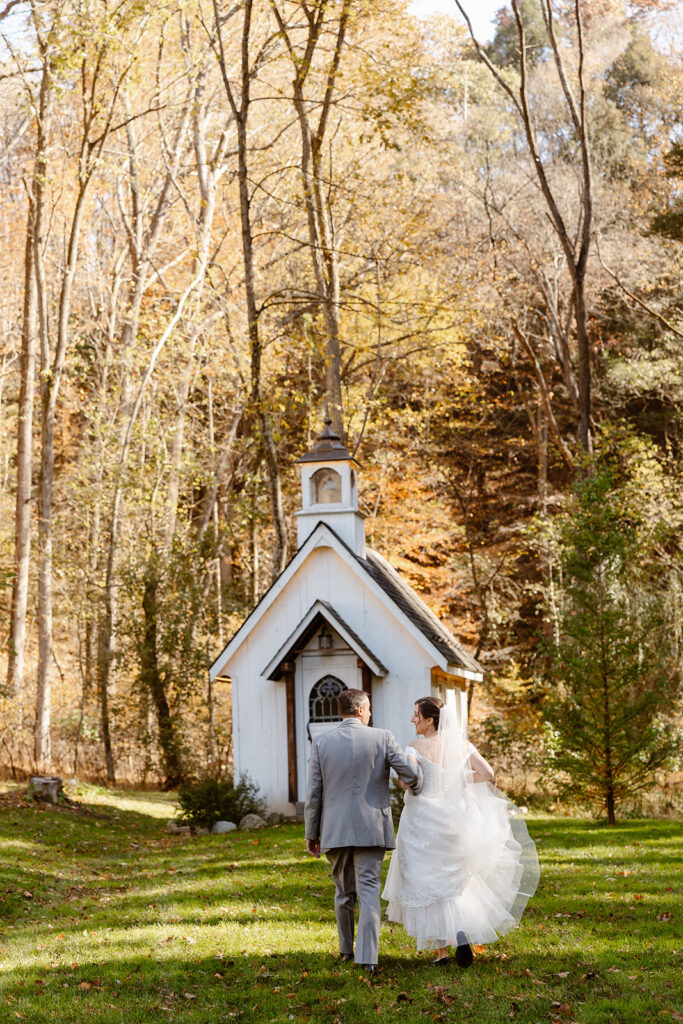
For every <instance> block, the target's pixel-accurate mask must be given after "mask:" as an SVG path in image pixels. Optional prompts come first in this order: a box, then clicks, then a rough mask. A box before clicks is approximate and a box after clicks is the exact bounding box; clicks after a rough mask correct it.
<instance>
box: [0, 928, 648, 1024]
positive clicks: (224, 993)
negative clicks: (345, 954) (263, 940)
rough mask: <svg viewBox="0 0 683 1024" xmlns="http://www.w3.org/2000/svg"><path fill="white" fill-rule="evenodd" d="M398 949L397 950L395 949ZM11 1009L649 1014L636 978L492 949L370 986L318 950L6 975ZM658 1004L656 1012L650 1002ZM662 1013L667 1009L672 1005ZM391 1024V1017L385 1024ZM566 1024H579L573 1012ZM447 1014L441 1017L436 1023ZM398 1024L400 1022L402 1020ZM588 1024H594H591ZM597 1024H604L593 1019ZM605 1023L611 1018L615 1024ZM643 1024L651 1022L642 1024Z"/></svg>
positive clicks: (389, 969)
mask: <svg viewBox="0 0 683 1024" xmlns="http://www.w3.org/2000/svg"><path fill="white" fill-rule="evenodd" d="M389 941H391V940H389ZM3 981H4V986H3V987H4V992H3V996H4V999H5V1001H6V1002H5V1005H6V1006H8V1007H11V1013H10V1016H9V1017H8V1018H7V1019H8V1020H11V1019H25V1020H29V1021H30V1022H31V1024H47V1022H48V1021H49V1022H50V1024H51V1022H53V1021H55V1020H62V1021H68V1022H69V1024H81V1022H85V1021H96V1022H98V1024H121V1022H122V1021H125V1024H151V1022H156V1021H159V1020H165V1021H172V1022H177V1024H199V1022H201V1024H209V1022H217V1024H225V1022H228V1021H235V1020H238V1021H249V1022H254V1024H257V1022H264V1024H265V1022H269V1021H287V1020H289V1019H293V1020H300V1021H310V1022H313V1024H318V1022H320V1024H322V1022H323V1021H324V1022H325V1024H329V1022H332V1021H334V1020H335V1019H336V1020H338V1021H339V1022H340V1024H356V1022H361V1021H367V1020H376V1019H384V1020H388V1019H392V1020H393V1019H396V1016H395V1015H396V1014H398V1012H399V1011H405V1012H404V1013H402V1014H401V1016H402V1017H403V1020H405V1021H413V1020H419V1019H421V1018H422V1017H423V1016H424V1017H425V1018H426V1019H437V1020H448V1021H460V1020H467V1021H472V1020H480V1021H485V1022H486V1024H490V1022H491V1024H493V1022H500V1024H503V1022H505V1021H509V1020H510V1019H514V1020H516V1021H518V1022H520V1024H538V1022H539V1021H550V1020H552V1013H553V1008H554V1007H558V1006H560V1005H564V1006H567V1005H569V1006H570V1007H578V1006H579V1005H581V1006H584V1007H585V1006H594V1007H596V1009H597V1008H599V1006H600V1005H601V1003H602V1002H605V1003H607V1004H608V1003H609V1001H610V1000H612V1002H616V1003H618V1004H619V1005H620V1006H621V1007H622V1008H623V1009H624V1014H623V1016H622V1017H621V1018H619V1019H620V1022H621V1024H627V1022H629V1021H634V1022H635V1021H637V1020H638V1019H639V1016H638V1015H639V1014H642V1012H643V1009H644V1007H645V1005H646V1004H645V1002H644V1000H645V999H646V998H647V997H644V996H643V994H642V993H641V992H640V991H639V986H638V985H637V984H634V983H633V982H632V981H631V980H629V979H628V977H627V975H626V972H625V971H624V972H622V973H621V974H613V973H610V967H609V961H604V960H601V959H600V958H599V957H590V956H589V957H586V956H585V955H584V954H582V952H581V951H580V950H575V951H573V952H571V953H569V954H567V953H566V952H563V953H560V952H558V953H547V952H538V951H535V952H532V953H530V952H528V951H521V952H519V953H515V952H514V951H512V952H510V953H509V954H508V955H507V956H505V957H504V958H503V957H501V956H500V955H499V954H497V953H496V952H495V951H493V949H492V948H489V949H488V950H486V951H485V952H484V953H483V954H482V955H480V956H477V958H476V959H475V963H474V965H473V967H472V968H471V969H469V970H467V971H463V970H460V969H458V968H457V967H456V966H455V965H454V964H451V965H449V967H448V968H446V969H445V970H444V969H439V968H435V967H433V966H432V965H431V962H430V958H429V957H418V956H417V955H415V954H413V953H412V952H411V953H410V954H408V955H399V954H397V953H396V952H388V953H386V954H383V953H382V951H381V952H380V967H379V971H378V973H377V975H376V976H374V977H372V978H370V977H368V976H367V975H365V974H364V973H363V972H362V971H361V970H360V969H359V968H358V967H357V966H356V965H354V964H342V963H341V962H340V961H339V960H338V958H337V957H336V956H333V955H331V954H329V953H321V952H320V951H311V952H308V951H305V950H296V951H292V952H290V953H277V954H271V955H268V954H262V955H258V954H257V953H256V952H250V953H245V954H241V955H230V956H228V955H222V956H209V957H206V956H205V957H189V956H188V957H180V956H167V957H158V958H155V957H153V956H148V957H143V956H133V955H131V956H128V957H127V958H123V959H120V960H117V961H115V962H106V961H104V962H98V963H94V962H90V963H87V962H84V963H80V964H74V965H73V966H72V967H59V968H56V969H54V970H43V971H26V970H23V971H22V970H17V971H15V972H8V973H7V974H5V976H4V979H3ZM650 1005H651V1004H650ZM662 1005H664V1004H663V1003H662ZM385 1014H386V1016H384V1015H385ZM563 1014H564V1017H563V1020H565V1021H566V1020H567V1019H571V1018H569V1017H568V1016H567V1012H566V1010H565V1011H563ZM437 1015H440V1016H437ZM399 1019H400V1018H399ZM581 1019H584V1018H583V1016H582V1018H581ZM589 1019H592V1020H594V1019H599V1016H598V1017H596V1016H595V1015H593V1016H592V1017H590V1018H589ZM604 1019H605V1020H609V1017H608V1016H606V1017H605V1018H604ZM643 1019H644V1018H643Z"/></svg>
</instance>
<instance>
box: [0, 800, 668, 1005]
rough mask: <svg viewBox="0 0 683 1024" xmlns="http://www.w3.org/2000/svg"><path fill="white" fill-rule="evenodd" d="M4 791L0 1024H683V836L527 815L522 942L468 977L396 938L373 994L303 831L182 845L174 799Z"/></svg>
mask: <svg viewBox="0 0 683 1024" xmlns="http://www.w3.org/2000/svg"><path fill="white" fill-rule="evenodd" d="M67 791H68V792H69V794H70V795H71V796H72V797H74V798H76V799H78V800H79V801H81V803H82V808H81V809H62V808H59V809H54V808H45V807H40V806H33V805H28V804H26V802H25V801H20V800H18V799H17V798H16V796H8V795H7V794H5V795H4V796H0V1024H10V1022H12V1024H13V1022H15V1021H21V1020H24V1021H28V1022H30V1024H42V1022H47V1021H66V1022H69V1024H82V1022H88V1024H90V1022H91V1021H97V1022H102V1024H105V1022H106V1024H137V1022H152V1021H155V1022H156V1021H168V1022H169V1024H171V1022H179V1024H180V1022H183V1024H199V1022H201V1024H221V1022H233V1021H254V1022H267V1021H290V1020H294V1021H312V1022H323V1021H325V1022H329V1024H353V1022H356V1021H374V1020H378V1019H379V1020H389V1019H391V1020H394V1019H396V1020H399V1021H400V1020H403V1021H406V1022H408V1021H420V1020H424V1021H453V1022H459V1021H467V1022H470V1021H471V1022H473V1024H492V1022H494V1021H495V1022H503V1021H505V1022H509V1021H517V1022H519V1024H522V1022H533V1024H536V1022H545V1024H560V1022H561V1024H571V1022H572V1021H576V1022H581V1024H584V1022H585V1024H602V1022H605V1024H606V1022H608V1021H613V1022H616V1024H631V1022H633V1024H651V1022H659V1021H661V1022H664V1021H672V1020H675V1021H683V995H682V991H683V974H682V972H681V961H682V960H683V938H682V932H681V929H682V928H683V922H682V921H681V901H682V890H683V885H682V884H681V871H680V867H681V853H682V850H681V846H682V845H683V842H682V840H683V836H682V831H683V830H682V829H681V826H680V823H677V822H672V821H643V820H638V821H627V822H624V823H623V824H619V825H617V826H616V828H613V829H609V828H607V827H605V826H600V825H597V824H596V823H594V822H592V821H589V820H580V819H570V818H552V817H534V818H533V819H532V820H531V821H530V823H529V828H530V832H531V834H532V836H533V837H534V838H535V839H536V840H537V842H538V843H539V850H540V854H541V865H542V876H541V884H540V887H539V891H538V893H537V895H536V897H535V898H534V899H533V900H532V901H531V902H530V904H529V907H528V909H527V913H526V915H525V917H524V919H523V921H522V925H521V927H520V928H519V929H518V930H517V931H516V932H513V933H512V934H511V935H509V936H507V937H506V938H505V939H503V940H501V941H500V942H498V943H496V944H495V945H493V946H489V947H487V948H486V949H482V950H481V951H480V952H478V954H477V956H476V959H475V962H474V965H473V966H472V967H471V968H470V969H469V970H460V969H458V968H457V967H456V966H455V965H453V966H452V967H450V966H449V967H448V968H446V969H443V968H439V969H437V968H434V967H432V966H431V965H430V963H429V958H428V957H427V956H425V955H423V956H419V957H418V956H416V954H415V952H414V950H413V947H412V945H411V942H410V940H409V939H408V938H407V937H406V936H405V935H404V934H403V932H402V931H401V929H400V928H399V927H398V926H395V925H389V924H385V925H384V926H383V928H382V934H381V941H380V960H381V964H380V971H379V973H378V974H377V976H376V977H375V978H373V979H372V980H369V979H367V978H366V977H364V976H363V974H362V973H361V972H359V971H358V969H357V968H355V967H354V966H353V964H351V965H347V964H341V963H340V962H339V961H338V960H337V958H336V952H337V947H336V929H335V925H334V913H333V907H332V883H331V880H330V878H329V875H328V869H327V865H326V862H323V861H315V860H313V859H311V858H308V857H306V856H305V855H304V853H303V852H302V851H303V828H302V827H301V826H295V825H284V826H278V827H275V828H269V829H267V830H264V831H261V832H258V833H244V834H242V833H238V834H232V835H227V836H185V835H183V836H173V835H170V834H168V833H166V831H165V822H166V820H167V818H169V817H171V816H172V813H171V812H172V807H173V805H172V801H171V800H170V798H169V797H168V796H166V795H163V794H150V793H110V792H107V791H105V790H102V789H98V788H96V787H90V786H80V787H74V786H71V787H67Z"/></svg>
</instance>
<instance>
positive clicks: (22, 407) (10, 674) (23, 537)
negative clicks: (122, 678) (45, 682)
mask: <svg viewBox="0 0 683 1024" xmlns="http://www.w3.org/2000/svg"><path fill="white" fill-rule="evenodd" d="M35 233H36V214H35V211H34V208H33V207H32V208H31V209H30V211H29V223H28V227H27V233H26V254H25V258H24V312H23V325H22V338H21V370H20V372H21V384H20V390H19V423H18V432H17V433H18V437H17V498H16V512H15V521H14V552H15V554H14V581H13V585H12V612H11V623H10V641H9V652H8V658H7V688H8V691H9V694H10V696H12V697H13V698H15V699H17V700H18V701H19V703H21V699H22V696H23V690H24V671H25V661H26V612H27V608H28V582H29V567H30V555H31V482H32V466H31V442H32V436H33V399H34V393H35V364H36V352H35V318H36V287H35V269H34V265H33V249H34V245H35Z"/></svg>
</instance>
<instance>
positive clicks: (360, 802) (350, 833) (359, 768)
mask: <svg viewBox="0 0 683 1024" xmlns="http://www.w3.org/2000/svg"><path fill="white" fill-rule="evenodd" d="M339 713H340V714H341V716H342V721H341V723H340V725H338V726H337V727H336V728H335V729H330V730H329V731H328V732H324V733H322V735H320V736H319V737H318V738H317V739H316V740H315V741H314V743H313V750H312V753H311V762H310V766H309V776H308V790H307V792H306V808H305V810H306V848H307V850H308V852H309V853H310V854H311V855H312V856H313V857H319V856H320V853H321V852H323V853H324V854H325V855H326V857H327V859H328V860H329V862H330V864H331V865H332V877H333V878H334V884H335V890H336V891H335V897H334V912H335V915H336V918H337V931H338V932H339V951H340V954H341V958H342V960H351V959H353V957H354V951H353V923H354V922H353V910H354V905H355V903H356V900H358V904H359V913H358V933H357V935H356V951H355V960H356V963H357V964H362V965H363V967H364V968H365V970H366V971H367V972H368V973H369V974H374V973H375V970H376V967H377V951H378V946H379V924H380V907H379V874H380V870H381V867H382V860H383V858H384V853H385V851H386V850H393V849H394V848H395V846H396V841H395V838H394V825H393V822H392V819H391V806H390V797H389V768H393V769H394V771H395V772H396V774H397V775H398V777H399V779H402V780H403V781H404V782H406V783H407V784H408V788H410V789H411V790H412V792H413V793H419V792H420V790H421V788H422V769H421V768H420V767H419V766H416V767H414V768H413V767H411V764H410V762H409V760H408V758H407V757H406V756H405V754H403V752H402V751H401V748H400V747H399V746H398V744H397V742H396V740H395V739H394V737H393V736H392V735H391V733H390V732H389V731H388V729H372V728H369V722H370V700H369V698H368V695H367V693H365V692H364V691H363V690H344V692H343V693H342V694H341V696H340V697H339Z"/></svg>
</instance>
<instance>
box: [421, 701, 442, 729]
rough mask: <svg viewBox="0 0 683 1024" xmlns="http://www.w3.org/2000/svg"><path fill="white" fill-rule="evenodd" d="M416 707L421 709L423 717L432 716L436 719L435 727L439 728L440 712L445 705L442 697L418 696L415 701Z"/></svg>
mask: <svg viewBox="0 0 683 1024" xmlns="http://www.w3.org/2000/svg"><path fill="white" fill-rule="evenodd" d="M415 705H416V707H418V708H419V709H420V714H421V715H422V717H423V718H431V719H433V721H434V728H435V729H438V728H439V712H440V711H441V708H442V707H445V705H444V702H443V701H442V700H441V698H440V697H418V699H417V700H416V701H415Z"/></svg>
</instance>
